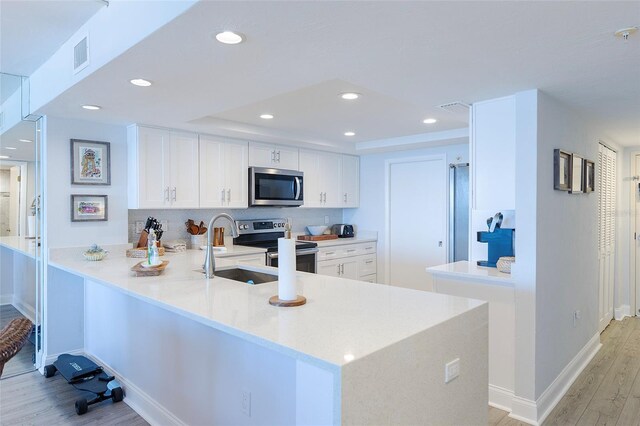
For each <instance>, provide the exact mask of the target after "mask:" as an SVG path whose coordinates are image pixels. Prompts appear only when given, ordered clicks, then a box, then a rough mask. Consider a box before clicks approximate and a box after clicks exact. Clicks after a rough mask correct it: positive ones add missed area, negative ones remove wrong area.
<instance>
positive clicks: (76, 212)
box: [71, 194, 109, 222]
mask: <svg viewBox="0 0 640 426" xmlns="http://www.w3.org/2000/svg"><path fill="white" fill-rule="evenodd" d="M108 218H109V205H108V197H107V196H106V195H87V194H71V222H106V221H107V220H108Z"/></svg>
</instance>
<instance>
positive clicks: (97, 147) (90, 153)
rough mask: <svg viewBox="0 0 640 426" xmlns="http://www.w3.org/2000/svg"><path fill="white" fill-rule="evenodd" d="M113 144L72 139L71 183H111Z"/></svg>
mask: <svg viewBox="0 0 640 426" xmlns="http://www.w3.org/2000/svg"><path fill="white" fill-rule="evenodd" d="M110 146H111V144H110V143H109V142H98V141H87V140H82V139H71V184H73V185H111V148H110Z"/></svg>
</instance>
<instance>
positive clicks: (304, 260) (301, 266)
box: [267, 248, 318, 274]
mask: <svg viewBox="0 0 640 426" xmlns="http://www.w3.org/2000/svg"><path fill="white" fill-rule="evenodd" d="M317 256H318V249H317V248H309V249H303V250H296V271H301V272H310V273H312V274H315V273H316V260H317V259H316V258H317ZM267 266H273V267H276V268H277V267H278V253H267Z"/></svg>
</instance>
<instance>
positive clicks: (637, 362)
mask: <svg viewBox="0 0 640 426" xmlns="http://www.w3.org/2000/svg"><path fill="white" fill-rule="evenodd" d="M600 341H601V342H602V348H601V349H600V351H599V352H598V353H597V354H596V356H595V357H594V358H593V359H592V360H591V362H590V363H589V365H587V367H586V368H585V369H584V371H583V372H582V373H581V374H580V376H578V378H577V379H576V381H575V382H574V383H573V385H571V387H570V388H569V390H568V391H567V393H566V394H565V396H564V397H563V398H562V399H561V400H560V402H559V403H558V405H557V406H556V407H555V409H554V410H553V411H552V412H551V414H550V415H549V417H547V419H546V420H545V421H544V423H543V425H544V426H550V425H612V426H613V425H618V426H640V374H638V373H639V372H640V319H639V318H625V320H624V321H612V322H611V324H610V325H609V326H608V327H607V328H606V330H605V331H604V332H603V333H602V335H601V336H600ZM489 425H491V426H494V425H499V426H516V425H518V426H519V425H525V423H522V422H519V421H517V420H514V419H512V418H510V417H508V416H507V412H506V411H501V410H498V409H495V408H490V409H489Z"/></svg>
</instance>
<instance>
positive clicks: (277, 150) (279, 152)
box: [249, 142, 298, 170]
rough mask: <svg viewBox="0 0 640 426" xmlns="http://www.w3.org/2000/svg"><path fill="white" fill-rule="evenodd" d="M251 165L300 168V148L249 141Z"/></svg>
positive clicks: (290, 168) (287, 168)
mask: <svg viewBox="0 0 640 426" xmlns="http://www.w3.org/2000/svg"><path fill="white" fill-rule="evenodd" d="M249 166H251V167H273V168H278V169H286V170H298V149H297V148H293V147H290V146H282V145H269V144H262V143H254V142H251V143H249Z"/></svg>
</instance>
